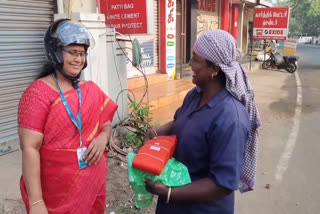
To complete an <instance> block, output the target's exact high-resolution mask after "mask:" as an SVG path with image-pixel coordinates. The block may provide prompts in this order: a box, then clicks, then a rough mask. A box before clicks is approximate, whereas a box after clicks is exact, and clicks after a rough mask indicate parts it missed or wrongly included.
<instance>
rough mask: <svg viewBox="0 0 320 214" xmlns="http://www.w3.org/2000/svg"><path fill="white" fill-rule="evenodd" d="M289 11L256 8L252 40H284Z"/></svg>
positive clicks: (284, 8)
mask: <svg viewBox="0 0 320 214" xmlns="http://www.w3.org/2000/svg"><path fill="white" fill-rule="evenodd" d="M289 16H290V11H289V8H287V7H282V8H256V9H255V10H254V24H253V39H270V40H271V39H274V40H286V39H287V37H288V26H289Z"/></svg>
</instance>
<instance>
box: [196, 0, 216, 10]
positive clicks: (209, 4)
mask: <svg viewBox="0 0 320 214" xmlns="http://www.w3.org/2000/svg"><path fill="white" fill-rule="evenodd" d="M197 2H198V10H202V11H208V12H216V0H197Z"/></svg>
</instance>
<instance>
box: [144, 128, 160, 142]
mask: <svg viewBox="0 0 320 214" xmlns="http://www.w3.org/2000/svg"><path fill="white" fill-rule="evenodd" d="M156 137H157V132H156V131H155V130H154V129H149V130H148V131H147V133H146V136H145V137H144V140H143V143H146V142H147V141H148V140H151V139H153V138H156Z"/></svg>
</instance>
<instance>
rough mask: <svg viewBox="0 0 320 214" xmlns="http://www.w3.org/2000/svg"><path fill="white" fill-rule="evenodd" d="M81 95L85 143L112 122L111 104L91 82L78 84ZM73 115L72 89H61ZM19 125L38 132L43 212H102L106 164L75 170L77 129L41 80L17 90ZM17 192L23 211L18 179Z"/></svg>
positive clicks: (75, 104) (75, 99)
mask: <svg viewBox="0 0 320 214" xmlns="http://www.w3.org/2000/svg"><path fill="white" fill-rule="evenodd" d="M80 88H81V95H82V106H81V118H82V139H83V144H84V146H86V147H88V145H89V144H90V142H91V141H92V139H94V138H95V136H97V135H98V134H99V133H100V131H101V129H102V125H103V124H104V123H105V122H107V121H109V120H110V121H112V119H113V116H114V113H115V111H116V109H117V105H116V104H115V103H114V102H113V101H112V100H111V99H110V98H109V97H107V96H106V95H105V94H104V93H103V92H102V91H101V90H100V88H99V87H98V86H96V85H95V84H94V83H93V82H86V83H84V84H82V85H80ZM64 95H65V97H66V99H67V102H68V104H69V105H70V108H71V110H72V112H73V114H74V115H76V114H77V112H78V107H79V101H78V95H77V91H76V90H75V89H73V90H70V91H68V92H66V93H64ZM18 124H19V127H22V128H27V129H32V130H34V131H38V132H40V133H43V134H44V140H43V145H42V147H41V149H40V159H41V160H40V161H41V163H40V166H41V186H42V194H43V199H44V202H45V204H46V206H47V208H48V212H49V213H54V214H66V213H77V214H82V213H83V214H88V213H90V214H100V213H101V214H102V213H104V210H105V199H106V189H105V182H106V174H107V162H106V158H105V156H103V157H102V158H101V159H100V161H99V162H98V164H97V165H91V166H89V167H87V168H85V169H82V170H80V169H79V166H78V161H77V152H76V149H77V148H78V147H79V144H80V141H79V131H78V130H77V128H76V127H75V126H74V124H73V123H72V121H71V120H70V118H69V115H68V114H67V111H66V109H65V107H64V106H63V103H62V102H61V99H60V96H59V93H58V92H57V91H55V90H54V89H52V88H51V87H50V86H49V85H47V84H46V83H45V82H43V81H42V80H37V81H35V82H33V83H32V84H31V85H30V87H29V88H28V89H27V90H26V91H25V93H24V94H23V96H22V98H21V100H20V104H19V113H18ZM20 188H21V195H22V198H23V200H24V203H25V205H26V209H27V211H29V202H28V201H29V200H28V195H27V191H26V187H25V185H24V181H23V177H21V183H20Z"/></svg>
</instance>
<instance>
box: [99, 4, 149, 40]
mask: <svg viewBox="0 0 320 214" xmlns="http://www.w3.org/2000/svg"><path fill="white" fill-rule="evenodd" d="M101 13H103V14H104V15H105V17H106V25H107V26H109V27H112V28H115V29H116V31H118V32H120V33H122V34H143V33H147V32H148V29H147V2H146V0H101Z"/></svg>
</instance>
